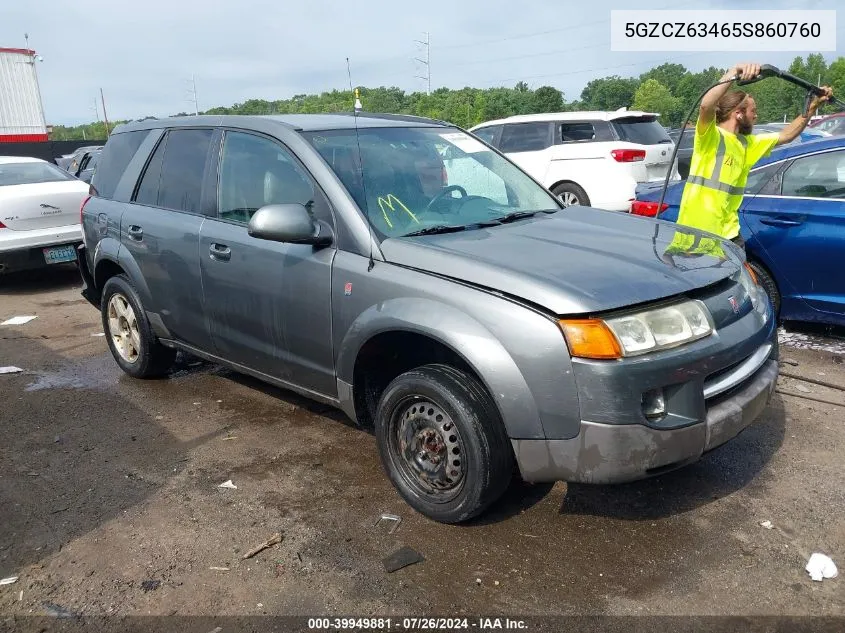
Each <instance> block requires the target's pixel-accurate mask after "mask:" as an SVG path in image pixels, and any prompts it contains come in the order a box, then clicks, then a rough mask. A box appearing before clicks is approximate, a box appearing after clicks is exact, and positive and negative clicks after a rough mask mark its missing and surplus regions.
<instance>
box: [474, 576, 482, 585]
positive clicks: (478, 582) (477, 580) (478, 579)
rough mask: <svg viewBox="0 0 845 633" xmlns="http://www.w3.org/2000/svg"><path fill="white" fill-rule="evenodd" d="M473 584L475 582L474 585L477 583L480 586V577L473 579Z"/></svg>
mask: <svg viewBox="0 0 845 633" xmlns="http://www.w3.org/2000/svg"><path fill="white" fill-rule="evenodd" d="M475 584H476V585H478V586H479V587H480V586H481V578H476V579H475Z"/></svg>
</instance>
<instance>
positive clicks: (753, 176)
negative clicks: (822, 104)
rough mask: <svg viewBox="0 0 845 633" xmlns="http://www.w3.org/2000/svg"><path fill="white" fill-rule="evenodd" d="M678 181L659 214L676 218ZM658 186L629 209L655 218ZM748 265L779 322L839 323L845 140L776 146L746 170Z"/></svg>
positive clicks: (843, 316)
mask: <svg viewBox="0 0 845 633" xmlns="http://www.w3.org/2000/svg"><path fill="white" fill-rule="evenodd" d="M683 188H684V183H683V182H680V183H673V184H671V185H670V186H669V187H668V189H667V192H666V197H665V199H664V203H663V204H664V207H663V211H662V212H661V213H660V218H661V219H664V220H669V221H671V222H675V221H677V219H678V210H679V205H680V200H681V195H682V193H683ZM659 197H660V187H651V186H644V187H642V188H641V189H640V191H638V194H637V202H635V203H634V204H633V209H632V211H633V213H635V214H641V215H648V216H654V215H655V214H656V212H657V202H658V201H659ZM739 219H740V230H741V234H742V237H743V239H744V240H745V248H746V251H747V254H748V259H749V262H750V264H751V267H752V268H753V269H754V272H755V273H756V275H757V278H758V279H759V280H760V282H761V284H762V285H763V287H764V288H766V290H767V292H768V294H769V296H770V298H771V301H772V303H773V304H774V306H775V310H776V312H777V313H779V315H780V318H781V319H783V320H796V321H818V322H824V323H831V324H838V325H845V283H843V281H842V276H841V275H840V274H839V273H838V271H839V270H840V269H841V267H842V266H841V264H842V257H843V253H845V138H843V137H831V138H828V139H824V140H818V141H809V142H806V143H799V144H791V145H787V146H782V147H779V148H777V149H775V150H774V151H773V152H772V153H771V155H770V156H769V157H767V158H764V159H763V160H761V161H760V162H759V163H757V165H756V167H755V168H754V169H752V170H751V172H750V174H749V176H748V184H747V186H746V189H745V199H744V200H743V202H742V206H741V207H740V214H739Z"/></svg>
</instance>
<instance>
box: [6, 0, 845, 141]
mask: <svg viewBox="0 0 845 633" xmlns="http://www.w3.org/2000/svg"><path fill="white" fill-rule="evenodd" d="M0 1H2V2H3V5H4V6H3V9H2V13H3V16H2V20H0V47H20V48H23V47H24V45H25V39H24V33H28V34H29V46H30V48H33V49H35V50H36V51H37V52H38V54H40V55H41V56H42V57H43V58H44V61H43V62H42V63H39V64H38V68H37V70H38V78H39V82H40V87H41V94H42V100H43V103H44V110H45V114H46V118H47V121H48V123H50V124H61V125H77V124H80V123H86V122H90V121H93V120H95V119H96V117H97V116H98V115H99V116H102V109H101V106H100V105H99V103H98V106H97V107H98V108H99V114H98V115H96V114H95V109H94V108H95V101H98V100H99V95H100V89H102V90H103V93H104V95H105V102H106V108H107V114H108V117H109V119H110V120H117V119H135V118H142V117H144V116H159V117H162V116H169V115H173V114H176V113H179V112H193V109H194V101H193V84H192V77H193V78H194V81H195V83H196V97H197V101H198V106H199V109H200V111H202V110H205V109H208V108H212V107H215V106H228V105H232V104H234V103H239V102H243V101H245V100H247V99H251V98H260V99H268V100H272V99H287V98H290V97H292V96H294V95H297V94H310V93H320V92H323V91H327V90H333V89H348V87H349V83H350V81H349V77H348V75H347V65H346V58H347V57H348V58H349V63H350V67H351V75H352V83H353V84H354V85H358V86H367V87H377V86H382V85H384V86H397V87H399V88H401V89H403V90H405V91H406V92H414V91H425V90H426V88H427V81H426V79H420V78H419V77H420V76H422V77H425V76H427V74H428V73H427V70H430V77H431V88H432V90H434V89H436V88H438V87H442V86H445V87H448V88H453V89H454V88H462V87H464V86H470V87H478V88H489V87H493V86H508V87H512V86H513V85H514V84H516V82H518V81H520V80H524V81H525V82H526V83H528V85H529V86H530V87H532V88H537V87H539V86H542V85H551V86H554V87H556V88H558V89H560V90H561V91H563V93H564V98H565V99H566V100H568V101H570V100H573V99H577V98H578V97H579V95H580V94H581V90H582V89H583V88H584V86H585V85H586V84H587V82H589V81H590V80H592V79H596V78H599V77H606V76H609V75H614V74H615V75H620V76H623V77H630V76H638V75H639V74H640V73H642V72H644V71H646V70H648V69H649V68H652V67H654V66H657V65H659V64H661V63H665V62H673V63H679V64H683V65H684V66H686V67H687V68H688V69H689V70H691V71H693V72H695V71H699V70H702V69H703V68H706V67H708V66H717V67H724V68H727V67H729V66H732V65H733V64H735V63H737V62H741V61H757V62H760V63H770V64H773V65H775V66H779V67H781V68H786V67H788V66H789V64H790V63H791V61H792V60H793V59H794V58H795V57H796V56H798V55H802V56H806V55H807V54H809V53H812V52H815V51H794V52H788V53H784V52H765V53H737V52H731V51H724V52H718V53H701V52H699V53H690V52H641V53H631V52H615V51H612V50H611V45H610V16H611V14H610V12H611V10H614V9H630V8H637V9H639V10H649V9H651V10H657V9H697V10H701V9H715V10H718V9H722V10H726V9H761V10H762V9H763V8H764V7H765V8H766V9H836V2H835V1H833V0H728V1H726V0H697V1H694V2H691V1H689V0H675V2H671V1H670V0H638V2H637V3H636V7H633V6H632V3H630V2H626V1H624V0H592V1H590V2H585V1H583V0H581V1H573V0H558V1H556V2H555V1H549V0H521V1H519V2H514V1H513V0H426V1H425V2H395V1H394V2H388V1H385V0H356V1H355V2H351V1H350V2H343V1H339V0H307V1H302V2H290V0H288V1H287V2H280V1H278V0H276V1H269V0H236V1H230V0H227V1H225V2H223V1H220V0H203V1H199V0H144V2H140V3H139V2H135V3H130V2H127V1H126V0H108V1H106V0H68V1H65V0H30V2H28V3H24V2H22V1H20V0H0ZM837 18H839V19H838V21H837V37H838V39H837V51H842V50H843V49H842V47H841V46H840V43H842V42H845V11H842V12H839V14H838V15H837ZM426 33H428V37H429V38H430V40H429V41H430V47H429V49H428V52H429V54H430V57H429V58H428V59H430V64H429V65H428V66H426V65H425V64H423V63H420V62H419V61H415V58H419V59H422V60H425V59H426V58H427V56H426V46H424V45H421V44H419V43H418V42H417V41H418V40H420V41H425V40H426V37H427V36H426ZM823 54H824V56H825V59H827V60H828V62H830V61H832V60H834V59H836V57H837V56H839V55H838V54H837V53H832V52H828V53H823ZM841 54H845V52H843V53H841ZM364 107H365V108H366V104H364Z"/></svg>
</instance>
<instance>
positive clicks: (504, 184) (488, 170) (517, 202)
mask: <svg viewBox="0 0 845 633" xmlns="http://www.w3.org/2000/svg"><path fill="white" fill-rule="evenodd" d="M303 136H304V137H305V138H306V139H308V141H310V142H311V144H312V145H313V146H314V147H315V148H316V149H317V151H318V152H319V153H320V155H321V156H322V157H323V158H324V159H325V160H326V162H327V163H328V164H329V166H330V167H331V168H332V169H333V170H334V172H335V174H337V176H338V178H339V179H340V180H341V182H343V184H344V185H345V186H346V189H347V190H348V191H349V193H350V195H351V196H352V197H353V198H354V199H355V201H356V202H357V203H358V206H359V207H360V208H361V210H362V211H364V213H365V214H366V216H367V218H368V219H369V220H370V224H371V225H372V226H373V229H374V230H375V232H376V233H377V234H378V235H379V237H380V238H382V239H383V238H388V237H400V236H404V235H409V234H414V233H420V232H423V233H425V232H431V233H433V232H447V231H452V230H466V229H471V228H478V227H479V226H492V225H494V224H498V223H499V222H500V221H502V220H504V221H510V220H513V219H518V218H520V217H526V216H527V215H530V214H533V213H537V212H540V211H546V212H553V211H557V210H558V209H560V205H559V204H558V203H557V201H556V200H555V198H554V196H552V195H551V194H550V193H549V192H548V191H546V190H545V189H543V188H542V187H541V186H539V185H538V184H537V183H535V182H534V181H533V180H531V179H530V178H529V177H528V176H526V175H525V173H523V172H522V171H521V170H519V169H518V168H517V167H515V166H514V165H513V164H512V163H510V162H508V161H507V160H506V159H504V158H502V157H501V156H500V155H499V154H497V153H496V152H494V151H492V150H491V149H490V148H489V147H487V146H486V145H484V144H483V143H480V142H479V141H478V140H476V139H475V138H473V137H472V136H470V135H468V134H466V133H464V132H461V131H459V130H457V129H456V128H412V127H401V128H398V127H397V128H363V129H360V130H359V131H358V135H357V138H356V133H355V130H333V131H325V132H311V133H306V134H303ZM359 146H360V152H359ZM362 166H363V169H362ZM362 172H363V179H362V177H361V175H362Z"/></svg>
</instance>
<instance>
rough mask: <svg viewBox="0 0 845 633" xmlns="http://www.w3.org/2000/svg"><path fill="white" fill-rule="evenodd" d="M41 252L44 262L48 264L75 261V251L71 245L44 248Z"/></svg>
mask: <svg viewBox="0 0 845 633" xmlns="http://www.w3.org/2000/svg"><path fill="white" fill-rule="evenodd" d="M43 251H44V261H45V262H47V263H48V264H60V263H61V262H75V261H76V249H75V248H74V247H73V245H72V244H68V245H67V246H53V247H51V248H45V249H43Z"/></svg>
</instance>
